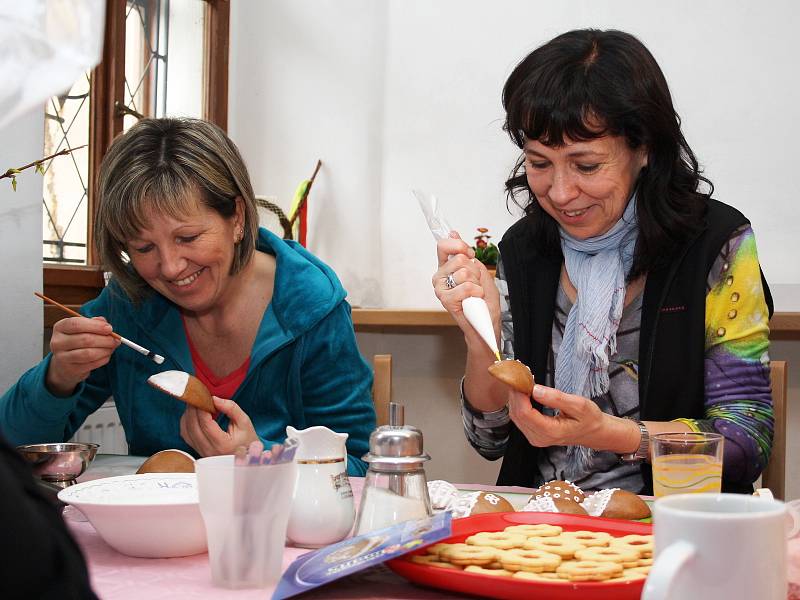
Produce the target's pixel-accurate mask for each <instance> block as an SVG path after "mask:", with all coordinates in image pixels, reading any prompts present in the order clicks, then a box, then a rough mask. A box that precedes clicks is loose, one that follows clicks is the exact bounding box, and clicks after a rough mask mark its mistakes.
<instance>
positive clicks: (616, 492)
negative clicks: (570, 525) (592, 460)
mask: <svg viewBox="0 0 800 600" xmlns="http://www.w3.org/2000/svg"><path fill="white" fill-rule="evenodd" d="M583 506H584V508H586V512H588V513H589V514H590V515H597V516H600V517H606V518H607V519H628V520H631V521H634V520H638V519H646V518H647V517H649V516H650V507H649V506H647V502H645V501H644V500H642V499H641V498H639V496H637V495H636V494H634V493H632V492H629V491H627V490H621V489H618V488H610V489H607V490H600V491H599V492H595V493H594V494H592V495H591V496H589V497H588V498H586V501H585V502H584V503H583Z"/></svg>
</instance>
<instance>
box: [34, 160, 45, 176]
mask: <svg viewBox="0 0 800 600" xmlns="http://www.w3.org/2000/svg"><path fill="white" fill-rule="evenodd" d="M36 172H37V173H39V174H40V175H44V165H43V164H42V163H39V164H38V165H36Z"/></svg>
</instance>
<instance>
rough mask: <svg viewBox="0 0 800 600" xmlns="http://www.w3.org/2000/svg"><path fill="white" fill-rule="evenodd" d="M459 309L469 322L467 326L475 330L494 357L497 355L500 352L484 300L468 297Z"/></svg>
mask: <svg viewBox="0 0 800 600" xmlns="http://www.w3.org/2000/svg"><path fill="white" fill-rule="evenodd" d="M461 308H462V309H463V310H464V316H465V317H466V318H467V321H469V324H470V325H472V326H473V327H474V328H475V331H477V332H478V335H480V336H481V337H482V338H483V340H484V341H485V342H486V343H487V344H488V345H489V348H490V349H491V350H492V352H494V354H495V356H497V355H499V354H500V351H499V350H498V348H497V339H495V337H494V327H493V326H492V317H491V316H490V315H489V307H488V306H487V305H486V300H484V299H483V298H477V297H475V296H470V297H469V298H465V299H464V301H463V302H461Z"/></svg>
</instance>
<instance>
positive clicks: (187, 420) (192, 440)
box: [181, 396, 259, 456]
mask: <svg viewBox="0 0 800 600" xmlns="http://www.w3.org/2000/svg"><path fill="white" fill-rule="evenodd" d="M214 406H215V407H216V409H217V410H218V411H219V412H221V413H222V414H224V415H225V416H227V417H228V420H229V421H230V422H229V423H228V430H227V431H223V429H222V428H221V427H220V426H219V424H218V423H217V422H216V421H215V420H214V417H213V416H212V415H211V414H210V413H208V412H206V411H204V410H200V409H199V408H195V407H194V406H189V405H187V406H186V410H185V411H184V413H183V416H182V417H181V437H182V438H183V439H184V441H185V442H186V443H187V444H189V445H190V446H191V447H192V448H194V449H195V450H196V451H197V453H198V454H199V455H200V456H217V455H220V454H233V453H234V452H235V450H236V448H237V447H238V446H247V445H248V444H250V442H254V441H256V440H258V439H259V438H258V434H257V433H256V430H255V428H254V427H253V422H252V421H251V420H250V417H248V416H247V413H246V412H244V411H243V410H242V409H241V407H240V406H239V405H238V404H236V402H234V401H233V400H224V399H222V398H217V397H216V396H214Z"/></svg>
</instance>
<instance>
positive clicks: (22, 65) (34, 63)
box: [0, 0, 105, 127]
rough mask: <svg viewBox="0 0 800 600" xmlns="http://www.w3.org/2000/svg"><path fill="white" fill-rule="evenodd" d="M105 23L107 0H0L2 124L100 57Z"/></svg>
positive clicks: (65, 85)
mask: <svg viewBox="0 0 800 600" xmlns="http://www.w3.org/2000/svg"><path fill="white" fill-rule="evenodd" d="M104 26H105V0H0V78H2V79H1V80H0V81H2V85H0V127H2V126H3V125H5V124H6V123H9V122H11V121H13V120H14V119H16V118H17V117H19V116H20V115H22V114H23V113H24V112H26V111H27V110H29V109H31V108H33V107H34V106H36V105H38V104H41V103H42V102H44V101H45V100H46V99H47V98H49V97H50V96H53V95H56V94H60V93H63V92H65V91H66V90H68V89H69V88H70V86H71V85H72V84H73V82H74V81H75V80H76V79H78V77H79V76H80V74H81V73H83V72H84V71H86V70H87V69H90V68H92V67H94V66H95V65H96V64H97V63H98V62H100V58H101V56H102V52H103V29H104Z"/></svg>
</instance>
